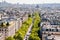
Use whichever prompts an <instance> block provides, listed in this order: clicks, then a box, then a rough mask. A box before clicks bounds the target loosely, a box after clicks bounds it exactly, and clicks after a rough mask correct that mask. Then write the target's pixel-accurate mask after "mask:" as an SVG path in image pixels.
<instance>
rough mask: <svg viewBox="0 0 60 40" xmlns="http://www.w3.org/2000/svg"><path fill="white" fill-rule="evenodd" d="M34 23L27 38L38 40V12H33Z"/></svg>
mask: <svg viewBox="0 0 60 40" xmlns="http://www.w3.org/2000/svg"><path fill="white" fill-rule="evenodd" d="M34 17H35V18H34V24H33V27H32V31H31V34H30V37H29V40H40V38H39V36H38V30H40V27H39V26H38V24H39V23H40V21H41V20H40V16H39V14H38V12H36V13H35V14H34Z"/></svg>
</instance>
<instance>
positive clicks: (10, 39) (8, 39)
mask: <svg viewBox="0 0 60 40" xmlns="http://www.w3.org/2000/svg"><path fill="white" fill-rule="evenodd" d="M6 40H15V39H14V38H13V37H8V38H6Z"/></svg>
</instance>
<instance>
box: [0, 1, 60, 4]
mask: <svg viewBox="0 0 60 40" xmlns="http://www.w3.org/2000/svg"><path fill="white" fill-rule="evenodd" d="M2 1H6V2H8V3H13V4H15V3H19V4H44V3H60V0H53V1H52V0H25V1H24V0H0V2H2Z"/></svg>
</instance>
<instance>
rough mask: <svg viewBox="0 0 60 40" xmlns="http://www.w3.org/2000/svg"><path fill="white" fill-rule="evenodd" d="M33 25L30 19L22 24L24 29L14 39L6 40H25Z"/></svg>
mask: <svg viewBox="0 0 60 40" xmlns="http://www.w3.org/2000/svg"><path fill="white" fill-rule="evenodd" d="M31 23H32V18H31V17H29V18H28V20H27V21H25V22H24V23H23V24H22V27H21V28H20V29H19V30H18V31H17V32H16V34H15V35H14V37H8V38H6V40H8V39H9V40H23V39H24V37H25V35H26V33H27V30H28V28H29V26H30V25H31Z"/></svg>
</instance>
